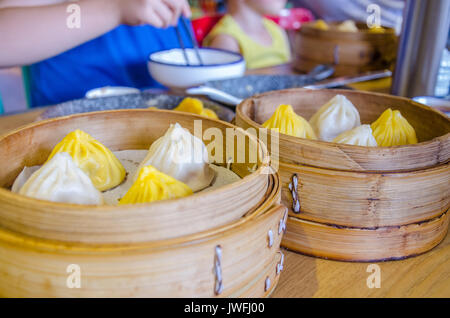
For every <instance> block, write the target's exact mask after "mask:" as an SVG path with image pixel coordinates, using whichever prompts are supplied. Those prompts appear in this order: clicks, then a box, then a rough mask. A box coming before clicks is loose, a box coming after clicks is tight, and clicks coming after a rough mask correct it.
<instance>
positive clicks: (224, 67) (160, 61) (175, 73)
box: [148, 48, 245, 88]
mask: <svg viewBox="0 0 450 318" xmlns="http://www.w3.org/2000/svg"><path fill="white" fill-rule="evenodd" d="M199 52H200V56H201V58H202V60H203V63H204V65H200V63H199V61H198V59H197V56H196V54H195V51H194V49H186V53H187V56H188V60H189V65H187V64H186V61H185V58H184V55H183V50H182V49H172V50H167V51H159V52H155V53H153V54H151V55H150V57H149V62H148V69H149V72H150V75H151V76H152V77H153V78H154V79H155V80H157V81H158V82H160V83H161V84H163V85H164V86H167V87H174V88H187V87H193V86H198V85H200V84H203V83H205V82H207V81H213V80H221V79H226V78H232V77H239V76H242V75H243V74H244V72H245V60H244V58H243V57H242V55H240V54H237V53H234V52H229V51H224V50H219V49H213V48H200V49H199Z"/></svg>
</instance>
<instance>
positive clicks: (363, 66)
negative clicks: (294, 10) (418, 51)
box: [293, 22, 398, 76]
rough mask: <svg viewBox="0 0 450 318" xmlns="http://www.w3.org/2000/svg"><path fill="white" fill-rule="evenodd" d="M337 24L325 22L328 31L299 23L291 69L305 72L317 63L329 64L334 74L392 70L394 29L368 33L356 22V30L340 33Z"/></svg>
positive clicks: (364, 25) (395, 39)
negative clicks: (292, 67) (333, 69)
mask: <svg viewBox="0 0 450 318" xmlns="http://www.w3.org/2000/svg"><path fill="white" fill-rule="evenodd" d="M339 23H340V22H331V23H329V25H330V29H329V30H320V29H317V28H315V27H314V22H312V23H307V24H304V25H302V27H301V28H300V29H299V30H298V31H297V33H296V35H295V37H294V41H293V52H294V54H293V55H294V68H296V69H297V70H299V71H301V72H309V71H310V70H311V69H312V68H314V67H315V66H317V65H318V64H332V65H334V67H335V73H334V75H335V76H344V75H357V74H360V73H363V72H368V71H374V70H382V69H393V65H394V63H395V58H396V51H397V44H398V40H397V36H396V35H395V30H394V29H392V28H384V29H385V32H384V33H372V32H369V31H368V28H367V25H366V24H365V23H361V22H360V23H356V24H357V26H358V29H359V31H358V32H342V31H339V30H337V29H336V26H337V24H339Z"/></svg>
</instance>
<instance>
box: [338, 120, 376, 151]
mask: <svg viewBox="0 0 450 318" xmlns="http://www.w3.org/2000/svg"><path fill="white" fill-rule="evenodd" d="M333 142H336V143H339V144H347V145H355V146H366V147H376V146H378V145H377V141H376V140H375V138H374V137H373V135H372V128H370V125H361V126H358V127H355V128H353V129H352V130H349V131H345V132H343V133H342V134H340V135H339V136H337V137H336V138H335V139H334V140H333Z"/></svg>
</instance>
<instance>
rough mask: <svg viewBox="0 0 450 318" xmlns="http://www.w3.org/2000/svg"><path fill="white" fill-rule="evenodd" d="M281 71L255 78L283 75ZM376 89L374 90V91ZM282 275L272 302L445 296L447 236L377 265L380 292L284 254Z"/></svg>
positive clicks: (14, 121)
mask: <svg viewBox="0 0 450 318" xmlns="http://www.w3.org/2000/svg"><path fill="white" fill-rule="evenodd" d="M286 72H288V71H286V70H284V71H283V66H282V67H279V68H275V69H272V70H262V71H258V72H256V73H258V74H262V73H265V74H273V73H286ZM377 85H378V84H376V85H375V86H377ZM42 111H43V109H36V110H32V111H29V112H26V113H24V114H19V115H13V116H5V117H0V134H2V133H5V132H6V131H8V130H11V129H15V128H17V127H19V126H21V125H24V124H27V123H30V122H32V121H34V120H35V119H36V118H37V117H38V116H39V115H40V114H41V113H42ZM283 252H284V254H285V266H284V271H283V272H282V275H281V277H280V281H279V284H278V286H277V288H276V289H275V291H274V293H273V294H272V296H273V297H450V235H448V234H447V236H446V238H445V239H444V241H443V242H442V243H441V244H440V245H438V246H437V247H436V248H434V249H433V250H432V251H430V252H429V253H427V254H424V255H420V256H417V257H413V258H410V259H406V260H402V261H392V262H382V263H377V265H379V267H380V270H381V286H380V288H373V289H371V288H369V287H367V279H368V277H369V275H371V273H369V272H367V267H368V266H369V265H370V264H369V263H345V262H335V261H329V260H323V259H317V258H313V257H309V256H304V255H300V254H297V253H294V252H291V251H287V250H283Z"/></svg>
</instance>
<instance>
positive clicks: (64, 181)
mask: <svg viewBox="0 0 450 318" xmlns="http://www.w3.org/2000/svg"><path fill="white" fill-rule="evenodd" d="M19 194H21V195H25V196H28V197H32V198H36V199H40V200H48V201H53V202H62V203H73V204H87V205H100V204H103V197H102V194H101V193H100V191H98V190H97V189H96V188H95V187H94V185H93V183H92V181H91V179H90V178H89V177H88V175H87V174H85V173H84V172H83V171H82V170H81V169H80V168H78V166H77V165H76V164H75V162H74V161H73V160H72V157H71V156H70V155H69V154H68V153H65V152H61V153H58V154H56V155H55V156H54V157H53V158H52V159H50V161H48V162H47V163H45V164H44V165H43V166H42V167H41V168H40V169H39V170H37V171H36V172H34V173H33V174H32V175H31V177H30V178H29V179H28V180H27V181H26V182H25V184H24V185H23V186H22V187H21V188H20V190H19Z"/></svg>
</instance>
